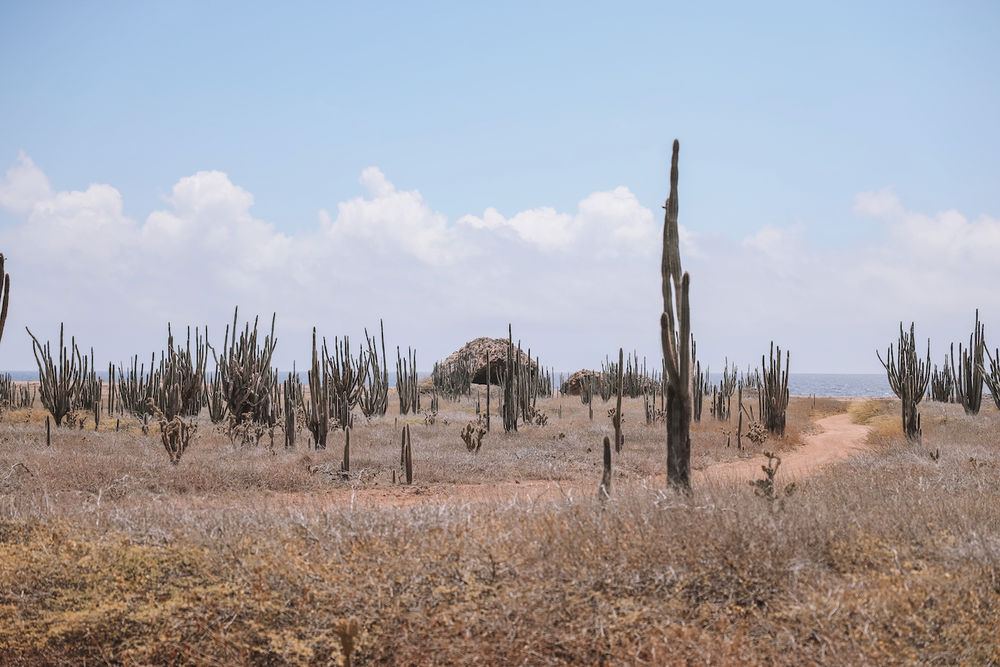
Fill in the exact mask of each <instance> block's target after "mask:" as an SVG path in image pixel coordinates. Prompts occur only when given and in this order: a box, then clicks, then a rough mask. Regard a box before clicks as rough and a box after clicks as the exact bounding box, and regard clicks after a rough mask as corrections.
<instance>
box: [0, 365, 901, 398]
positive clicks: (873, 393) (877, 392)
mask: <svg viewBox="0 0 1000 667" xmlns="http://www.w3.org/2000/svg"><path fill="white" fill-rule="evenodd" d="M6 372H7V373H10V375H11V379H13V380H17V381H20V382H24V381H28V380H37V379H38V371H6ZM107 375H108V374H107V371H103V372H99V373H98V376H100V377H101V378H103V379H104V380H105V381H107ZM300 375H302V376H304V375H305V374H304V373H301V374H300ZM389 375H390V377H389V386H391V387H392V386H395V385H396V378H395V373H390V374H389ZM427 375H429V373H424V372H421V373H419V376H420V377H421V378H424V377H427ZM569 375H570V374H569V373H564V374H563V376H564V377H569ZM279 377H285V375H284V374H282V375H279ZM555 377H556V378H558V377H559V373H556V374H555ZM721 379H722V374H721V373H712V374H711V377H710V378H709V381H710V382H712V383H714V384H718V382H719V381H720V380H721ZM302 381H303V382H307V380H306V378H305V377H302ZM788 393H790V394H791V395H792V396H812V395H816V396H857V397H862V398H867V397H869V396H870V397H873V398H882V397H886V396H892V395H893V393H892V389H890V388H889V381H888V379H887V378H886V375H885V373H860V374H843V373H791V374H790V375H789V376H788Z"/></svg>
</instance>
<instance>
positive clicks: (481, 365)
mask: <svg viewBox="0 0 1000 667" xmlns="http://www.w3.org/2000/svg"><path fill="white" fill-rule="evenodd" d="M487 352H489V355H490V368H489V375H490V382H492V383H493V384H497V383H498V382H499V381H500V379H501V378H502V377H503V375H504V373H505V372H506V366H507V339H506V338H488V337H486V336H483V337H482V338H477V339H475V340H473V341H470V342H468V343H466V344H465V345H463V346H462V349H460V350H458V351H457V352H453V353H452V354H451V355H449V357H448V358H447V359H445V360H444V361H443V362H441V367H442V368H447V367H448V366H449V365H451V364H460V363H468V364H471V365H472V369H473V370H472V383H473V384H486V373H487V369H486V353H487ZM514 354H517V348H516V347H515V348H514ZM521 361H522V363H523V362H525V361H527V363H528V368H530V369H531V370H532V372H536V371H537V370H538V369H537V364H536V363H535V360H534V359H529V358H528V355H527V352H526V351H525V350H523V349H522V350H521Z"/></svg>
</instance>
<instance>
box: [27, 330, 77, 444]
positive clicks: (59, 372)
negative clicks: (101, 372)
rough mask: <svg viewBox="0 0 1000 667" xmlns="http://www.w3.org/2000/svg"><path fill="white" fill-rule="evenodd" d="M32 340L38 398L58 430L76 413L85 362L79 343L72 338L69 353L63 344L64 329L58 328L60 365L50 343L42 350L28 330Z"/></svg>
mask: <svg viewBox="0 0 1000 667" xmlns="http://www.w3.org/2000/svg"><path fill="white" fill-rule="evenodd" d="M25 329H26V330H27V332H28V335H29V336H31V349H32V351H33V352H34V353H35V363H37V364H38V380H39V387H38V393H39V398H40V399H41V401H42V405H43V406H45V409H46V410H48V411H49V412H50V413H51V414H52V418H53V419H54V420H55V422H56V426H60V425H61V424H62V420H63V418H64V417H66V415H67V414H69V412H70V410H72V409H73V407H74V405H75V404H76V400H77V393H78V392H79V391H80V385H81V375H82V373H81V370H82V366H83V362H82V360H81V358H80V350H79V349H78V348H77V346H76V339H75V338H71V339H70V341H71V345H72V350H67V349H66V347H65V345H64V343H63V340H64V339H63V325H62V324H60V325H59V361H58V365H57V363H56V362H55V360H54V359H53V358H52V350H51V348H50V347H49V343H45V346H44V347H43V346H42V344H41V343H39V342H38V339H37V338H35V335H34V334H33V333H31V330H30V329H28V328H27V327H25Z"/></svg>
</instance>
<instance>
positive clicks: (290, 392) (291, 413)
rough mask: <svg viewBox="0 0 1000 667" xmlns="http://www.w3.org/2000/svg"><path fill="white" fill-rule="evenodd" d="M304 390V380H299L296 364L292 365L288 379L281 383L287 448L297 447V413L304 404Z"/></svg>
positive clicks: (283, 423) (283, 422)
mask: <svg viewBox="0 0 1000 667" xmlns="http://www.w3.org/2000/svg"><path fill="white" fill-rule="evenodd" d="M303 394H304V392H303V391H302V382H301V380H299V375H298V373H296V372H295V366H294V364H293V365H292V372H291V373H289V374H288V379H287V380H285V381H284V382H282V383H281V396H282V399H283V400H282V401H281V416H282V425H283V428H282V430H283V431H284V432H285V449H294V448H295V432H296V430H297V427H298V425H297V423H296V413H297V412H298V411H299V410H300V409H302V406H303V404H304V401H303V400H302V399H303Z"/></svg>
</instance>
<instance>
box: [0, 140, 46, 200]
mask: <svg viewBox="0 0 1000 667" xmlns="http://www.w3.org/2000/svg"><path fill="white" fill-rule="evenodd" d="M51 196H52V187H51V186H50V185H49V179H48V177H47V176H46V175H45V173H44V172H42V170H41V169H39V168H38V167H37V166H35V163H34V162H32V161H31V158H30V157H28V156H27V155H25V154H24V151H21V152H20V153H18V155H17V161H16V162H15V163H14V164H13V165H12V166H11V168H10V169H8V170H7V175H6V178H5V179H3V180H2V181H0V207H2V208H5V209H7V210H8V211H11V212H12V213H15V214H18V215H23V214H25V213H28V212H30V211H31V209H32V208H33V207H34V205H35V202H39V201H45V200H47V199H49V198H50V197H51Z"/></svg>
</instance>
